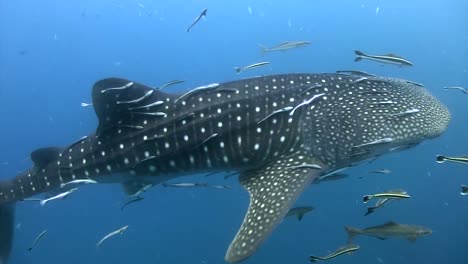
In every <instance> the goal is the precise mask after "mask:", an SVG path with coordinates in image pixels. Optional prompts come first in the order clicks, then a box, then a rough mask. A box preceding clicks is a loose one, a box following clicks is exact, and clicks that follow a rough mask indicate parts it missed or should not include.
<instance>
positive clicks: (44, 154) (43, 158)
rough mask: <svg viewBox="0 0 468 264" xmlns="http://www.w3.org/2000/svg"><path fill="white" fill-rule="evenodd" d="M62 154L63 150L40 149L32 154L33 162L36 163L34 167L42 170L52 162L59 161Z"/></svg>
mask: <svg viewBox="0 0 468 264" xmlns="http://www.w3.org/2000/svg"><path fill="white" fill-rule="evenodd" d="M60 153H62V149H61V148H56V147H47V148H40V149H37V150H35V151H33V152H31V160H32V161H33V162H34V167H36V168H38V169H42V168H44V167H46V166H47V165H48V164H49V163H51V162H52V161H54V160H57V159H58V158H59V156H60Z"/></svg>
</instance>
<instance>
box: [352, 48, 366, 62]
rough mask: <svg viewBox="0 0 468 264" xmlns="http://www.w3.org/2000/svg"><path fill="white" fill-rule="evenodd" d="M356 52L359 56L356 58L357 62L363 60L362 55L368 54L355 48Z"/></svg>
mask: <svg viewBox="0 0 468 264" xmlns="http://www.w3.org/2000/svg"><path fill="white" fill-rule="evenodd" d="M354 54H356V56H357V57H356V58H355V59H354V61H355V62H358V61H361V60H362V56H366V54H364V52H362V51H359V50H355V51H354Z"/></svg>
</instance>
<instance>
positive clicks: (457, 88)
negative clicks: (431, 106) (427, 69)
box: [444, 86, 468, 94]
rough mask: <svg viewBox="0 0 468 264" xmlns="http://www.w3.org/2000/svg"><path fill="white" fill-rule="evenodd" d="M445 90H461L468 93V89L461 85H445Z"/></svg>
mask: <svg viewBox="0 0 468 264" xmlns="http://www.w3.org/2000/svg"><path fill="white" fill-rule="evenodd" d="M444 89H445V90H460V91H461V92H462V93H464V94H468V89H466V88H463V87H460V86H450V87H447V86H446V87H444Z"/></svg>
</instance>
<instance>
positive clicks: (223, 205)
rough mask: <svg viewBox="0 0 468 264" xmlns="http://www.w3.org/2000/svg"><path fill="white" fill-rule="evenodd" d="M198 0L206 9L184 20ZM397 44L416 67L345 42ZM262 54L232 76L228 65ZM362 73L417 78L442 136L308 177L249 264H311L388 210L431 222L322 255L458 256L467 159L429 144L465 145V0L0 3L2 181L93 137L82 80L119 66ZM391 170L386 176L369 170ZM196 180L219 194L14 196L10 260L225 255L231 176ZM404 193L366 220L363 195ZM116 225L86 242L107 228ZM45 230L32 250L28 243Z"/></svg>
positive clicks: (235, 197)
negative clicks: (306, 209)
mask: <svg viewBox="0 0 468 264" xmlns="http://www.w3.org/2000/svg"><path fill="white" fill-rule="evenodd" d="M204 8H208V14H207V17H206V19H204V20H201V21H200V22H199V23H198V24H197V25H196V26H195V27H194V28H193V29H192V30H191V31H190V32H189V33H187V32H186V28H187V27H188V25H190V23H191V22H192V21H193V19H194V18H195V17H196V16H197V15H198V14H199V13H200V11H201V10H203V9H204ZM287 40H307V41H311V42H312V44H311V45H310V46H308V47H304V48H300V49H296V50H290V51H287V52H277V53H269V54H267V55H265V56H263V57H262V55H261V52H260V49H259V47H258V44H263V45H266V46H272V45H275V44H278V43H281V42H283V41H287ZM355 49H360V50H362V51H365V52H369V53H371V54H385V53H396V54H399V55H401V56H404V57H405V58H408V59H409V60H411V61H412V62H413V63H414V66H413V67H397V66H393V65H381V64H378V63H375V62H370V61H362V62H358V63H356V62H354V61H353V60H354V54H353V50H355ZM263 60H268V61H270V62H271V64H270V65H268V66H266V67H263V68H259V69H255V70H252V71H250V72H248V71H247V72H245V73H242V75H236V73H235V72H234V70H233V67H235V66H243V65H248V64H250V63H254V62H258V61H263ZM342 69H359V70H364V71H367V72H371V73H375V74H378V75H383V76H393V77H398V78H406V79H410V80H413V81H416V82H420V83H423V84H425V86H426V87H427V88H428V89H429V90H430V91H431V92H432V93H433V94H434V95H435V96H436V97H437V98H439V99H440V100H441V101H442V102H443V103H445V104H446V105H447V106H448V108H449V109H450V111H451V113H452V122H451V124H450V127H449V129H448V130H447V132H446V133H445V134H443V135H442V136H441V137H439V138H436V139H434V140H430V141H426V142H424V143H423V144H421V145H419V146H417V147H416V148H413V149H410V150H408V151H404V152H400V153H395V154H390V155H387V156H383V157H381V158H379V159H378V160H376V161H374V162H372V163H370V164H362V165H360V166H357V167H355V168H352V169H351V170H350V171H349V173H350V174H351V177H350V178H347V179H344V180H342V181H337V182H331V183H323V184H320V185H314V186H312V187H311V188H309V189H308V190H307V191H306V192H304V194H303V195H302V196H301V197H300V199H299V200H298V201H297V205H311V206H314V207H315V210H314V211H313V212H311V213H310V214H308V215H306V216H305V217H304V219H303V220H302V221H301V222H298V221H296V220H295V219H292V218H291V219H286V220H285V221H284V222H283V223H282V224H281V225H280V226H279V227H278V228H277V229H276V230H275V231H274V232H273V234H272V235H271V237H270V238H269V239H268V240H267V241H266V242H265V243H264V245H263V246H262V247H261V248H260V250H259V251H258V252H257V253H256V254H255V255H254V256H252V257H251V258H249V259H248V260H247V261H245V263H307V262H308V256H309V255H310V254H317V255H326V254H327V253H328V252H329V251H332V250H334V249H335V248H337V247H338V246H341V245H343V244H344V243H345V240H346V233H345V231H344V229H343V226H344V225H352V226H357V227H367V226H372V225H377V224H382V223H384V222H387V221H390V220H394V221H397V222H400V223H406V224H418V225H424V226H427V227H430V228H431V229H432V230H433V234H432V235H430V236H427V237H423V238H420V239H418V241H416V242H415V243H410V242H408V241H405V240H401V239H389V240H386V241H380V240H377V239H374V238H368V237H359V238H357V240H356V243H358V244H359V245H360V246H361V249H360V250H359V251H357V252H355V253H354V254H353V255H352V256H347V255H345V256H341V257H338V258H336V259H334V260H331V261H330V262H331V263H466V261H467V259H468V250H467V248H468V199H467V197H466V196H465V197H463V196H461V195H460V194H459V189H460V185H461V184H468V171H467V169H468V167H466V166H463V165H460V164H436V163H435V155H436V154H448V155H463V154H467V153H468V140H467V136H466V135H467V131H468V122H466V121H467V116H466V114H467V113H468V112H467V105H468V95H464V94H462V93H460V92H458V91H444V89H442V87H444V86H463V87H467V88H468V2H466V1H463V0H452V1H435V0H429V1H403V0H394V1H383V0H375V1H374V0H373V1H371V0H366V1H364V0H362V1H336V0H316V1H306V0H293V1H261V0H257V1H253V0H248V1H246V0H239V1H214V0H211V1H208V0H206V1H202V0H200V1H179V0H175V1H164V2H162V1H150V0H137V1H130V0H128V1H123V0H122V1H110V0H101V1H90V0H83V1H58V0H43V1H31V0H29V1H26V0H17V1H7V0H0V114H1V115H0V122H1V128H2V129H1V131H0V162H1V163H0V178H1V179H7V178H11V177H14V176H15V175H16V174H17V173H18V172H20V171H22V170H24V169H26V168H28V167H29V166H30V165H31V162H30V160H29V153H30V152H31V151H32V150H34V149H36V148H39V147H45V146H51V145H52V146H66V145H68V144H70V143H71V142H73V141H75V140H77V139H79V138H81V137H82V136H85V135H87V134H89V133H92V132H93V131H94V130H95V128H96V126H97V120H96V117H95V114H94V111H93V109H92V108H91V107H87V108H83V107H81V106H80V103H82V102H90V101H91V87H92V85H93V83H94V82H95V81H97V80H99V79H102V78H105V77H110V76H116V77H123V78H128V79H131V80H136V81H138V82H141V83H145V84H148V85H152V86H158V85H161V84H163V83H165V82H167V81H169V80H173V79H181V80H186V82H185V83H183V84H181V85H178V86H173V87H171V88H168V90H169V91H182V90H188V89H190V88H194V87H196V86H199V85H204V84H207V83H213V82H223V81H228V80H233V79H237V78H245V77H251V76H255V75H264V74H275V73H289V72H317V73H320V72H334V71H335V70H342ZM381 168H388V169H391V170H392V173H391V174H389V175H374V174H369V173H368V171H370V170H374V169H381ZM180 181H184V182H193V181H208V182H209V183H211V184H228V185H232V186H233V188H231V189H222V190H218V189H206V188H200V189H170V188H163V187H155V188H153V189H151V190H150V191H148V192H147V193H146V194H145V199H144V200H143V201H141V202H139V203H135V204H132V205H130V206H129V207H128V208H126V209H125V210H124V211H123V212H122V211H121V210H120V205H121V203H122V201H123V200H124V199H125V195H124V194H123V192H122V190H121V187H120V186H118V185H92V186H91V185H88V186H84V187H81V188H80V193H79V195H72V196H71V197H69V198H67V199H66V200H64V201H63V202H57V203H50V205H47V206H46V207H43V208H41V207H40V206H39V205H38V204H36V203H19V204H18V206H17V213H16V223H17V224H16V234H15V240H14V248H13V252H12V256H11V261H10V263H19V264H29V263H50V264H52V263H63V262H66V263H70V264H73V263H113V264H119V263H142V264H143V263H202V264H209V263H223V262H224V260H223V258H224V254H225V251H226V248H227V246H228V245H229V243H230V241H231V239H232V238H233V236H234V235H235V233H236V232H237V228H238V227H239V225H240V223H241V221H242V219H243V216H244V212H245V211H246V209H247V206H248V194H247V192H246V191H244V190H243V189H242V187H241V186H240V185H239V184H238V183H237V179H236V178H235V177H233V178H230V179H228V180H224V179H223V177H222V176H219V175H218V176H213V177H209V178H203V176H200V175H194V176H193V177H186V178H181V179H180ZM392 188H404V189H406V190H408V191H409V192H410V194H411V195H412V198H411V199H409V200H405V201H401V202H396V203H394V204H389V205H388V206H386V207H385V208H383V209H379V210H378V211H376V212H375V213H374V214H372V215H370V216H366V217H364V216H363V214H364V212H365V210H366V209H365V205H363V204H362V202H361V198H362V195H363V194H367V193H374V192H379V191H384V190H388V189H392ZM124 225H129V229H128V230H127V232H126V233H125V234H124V235H123V236H121V237H118V238H115V239H112V240H109V241H107V242H106V243H105V244H103V246H102V247H100V248H99V249H98V250H97V249H96V246H95V245H96V243H97V241H98V240H99V239H100V238H102V236H104V235H105V234H107V233H108V232H110V231H112V230H115V229H117V228H119V227H121V226H124ZM44 229H47V230H48V233H47V234H46V236H44V238H43V240H41V241H40V242H39V243H38V245H37V247H36V248H34V250H33V251H31V252H28V251H27V250H26V249H27V248H28V247H29V246H30V245H31V243H32V241H33V240H34V238H35V237H36V235H37V234H38V233H40V232H41V231H42V230H44Z"/></svg>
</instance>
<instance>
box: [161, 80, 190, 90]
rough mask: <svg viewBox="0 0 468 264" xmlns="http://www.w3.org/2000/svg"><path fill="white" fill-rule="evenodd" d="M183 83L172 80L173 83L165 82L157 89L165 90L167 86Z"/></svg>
mask: <svg viewBox="0 0 468 264" xmlns="http://www.w3.org/2000/svg"><path fill="white" fill-rule="evenodd" d="M183 82H185V81H182V80H173V81H170V82H167V83H165V84H163V85H161V86H159V87H158V89H163V88H166V87H168V86H171V85H176V84H179V83H183Z"/></svg>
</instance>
